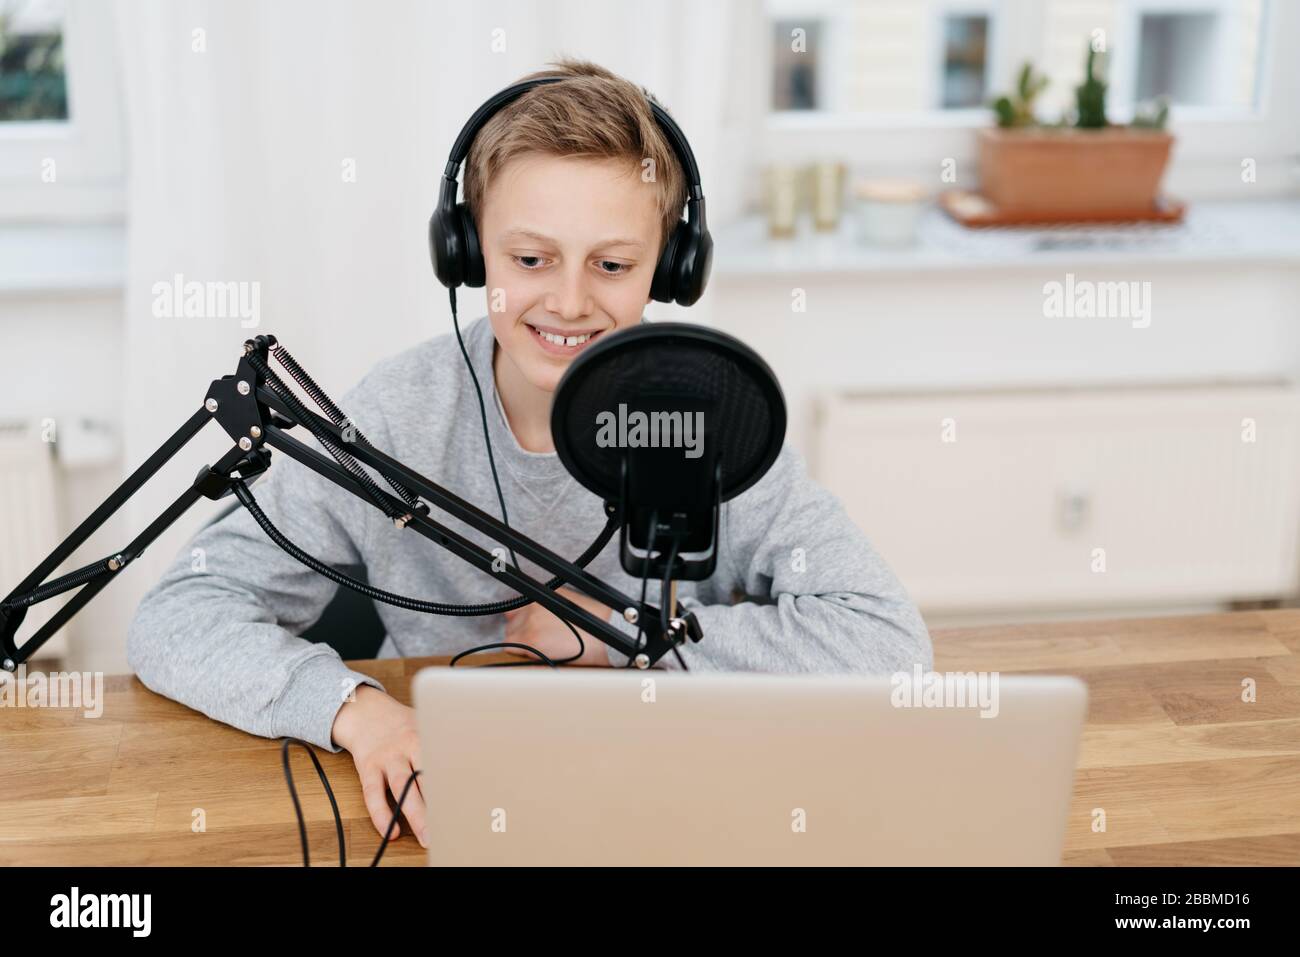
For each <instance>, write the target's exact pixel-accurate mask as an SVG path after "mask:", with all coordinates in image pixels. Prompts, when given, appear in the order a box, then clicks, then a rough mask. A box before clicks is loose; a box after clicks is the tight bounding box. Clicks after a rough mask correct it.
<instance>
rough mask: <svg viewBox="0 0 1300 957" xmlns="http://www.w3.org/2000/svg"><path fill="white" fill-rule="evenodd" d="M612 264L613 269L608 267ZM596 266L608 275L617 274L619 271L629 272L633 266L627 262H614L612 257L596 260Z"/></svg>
mask: <svg viewBox="0 0 1300 957" xmlns="http://www.w3.org/2000/svg"><path fill="white" fill-rule="evenodd" d="M611 266H612V267H613V268H612V269H611V268H608V267H611ZM596 268H597V269H599V270H600V271H601V272H603V273H605V274H606V275H609V276H617V275H618V274H619V273H624V272H627V271H628V270H629V269H631V268H632V267H631V266H629V265H628V264H627V263H617V262H614V261H613V260H612V259H598V260H597V261H596Z"/></svg>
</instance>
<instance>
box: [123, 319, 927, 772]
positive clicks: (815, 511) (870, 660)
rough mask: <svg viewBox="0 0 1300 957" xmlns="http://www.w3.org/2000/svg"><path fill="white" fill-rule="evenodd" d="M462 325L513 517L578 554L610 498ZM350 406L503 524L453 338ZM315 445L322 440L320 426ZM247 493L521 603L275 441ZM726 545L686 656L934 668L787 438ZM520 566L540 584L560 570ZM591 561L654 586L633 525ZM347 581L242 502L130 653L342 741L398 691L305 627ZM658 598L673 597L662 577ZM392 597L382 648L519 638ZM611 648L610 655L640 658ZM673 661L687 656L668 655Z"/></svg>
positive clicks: (202, 545) (276, 732)
mask: <svg viewBox="0 0 1300 957" xmlns="http://www.w3.org/2000/svg"><path fill="white" fill-rule="evenodd" d="M462 331H463V334H464V337H465V346H466V349H467V351H468V352H469V354H470V359H471V361H472V362H473V363H474V368H475V371H476V372H477V374H478V380H479V383H480V384H481V386H482V388H483V390H484V403H485V406H486V409H487V415H488V430H489V434H490V435H491V438H492V447H493V453H494V455H495V457H496V464H497V471H498V475H499V477H500V481H501V488H502V494H503V495H504V497H505V501H506V508H507V510H508V513H509V518H510V524H511V525H512V526H513V527H515V528H517V529H519V530H520V531H522V532H523V533H524V534H526V535H528V536H530V537H531V538H533V539H534V540H536V541H537V542H539V543H541V544H542V545H545V546H546V547H548V548H550V549H551V550H552V551H554V552H556V553H558V554H560V555H563V556H565V557H566V558H570V559H572V558H576V557H577V556H578V555H579V554H581V553H582V551H583V550H584V549H585V548H586V547H587V546H588V545H589V544H591V542H592V541H593V540H594V539H595V538H596V537H597V535H598V534H599V533H600V531H601V529H602V528H603V527H604V524H605V515H604V510H603V508H602V503H601V500H600V499H599V498H598V497H597V496H596V495H593V494H592V493H591V492H589V491H588V490H587V489H585V488H583V487H582V486H581V485H579V484H578V483H577V482H576V481H575V480H574V479H573V478H572V477H571V476H570V475H569V474H568V472H567V471H566V470H565V468H564V466H563V465H562V464H561V462H560V460H559V457H558V456H557V455H556V453H554V452H547V453H538V452H530V451H527V450H525V449H524V448H522V447H521V446H520V445H519V442H518V441H517V440H516V439H515V437H514V434H513V432H511V430H510V427H509V424H508V422H507V419H506V416H505V412H504V411H503V409H502V406H501V400H500V398H499V396H498V395H497V391H496V383H495V380H494V377H493V374H492V357H493V352H494V347H495V345H496V340H495V337H494V336H493V334H492V327H491V324H490V323H489V322H488V321H487V319H486V317H483V318H480V319H478V320H476V321H474V322H473V323H471V324H470V325H468V326H467V327H466V328H465V329H463V330H462ZM289 345H290V348H292V345H291V344H289ZM325 388H326V390H327V391H328V390H329V386H328V385H326V386H325ZM336 398H337V401H338V404H339V406H340V407H341V408H342V409H343V411H344V413H346V414H347V415H348V417H349V418H350V420H351V421H352V422H353V423H355V425H356V426H357V428H358V429H359V430H360V431H361V433H362V434H363V435H365V436H366V438H367V439H369V440H370V442H371V444H373V445H374V446H375V447H376V448H378V449H381V450H382V451H384V452H386V453H387V454H389V455H391V456H393V457H394V458H396V459H397V460H399V461H400V462H402V463H403V464H405V465H407V466H409V467H411V468H413V469H414V470H415V471H416V472H419V473H420V474H422V475H424V476H425V477H426V478H428V479H431V480H432V481H433V482H435V483H436V484H438V485H441V486H443V487H444V488H446V489H447V490H449V491H450V492H453V493H454V494H456V495H458V496H460V497H461V498H463V499H466V500H468V501H470V502H472V503H473V504H474V505H477V506H478V507H479V508H481V509H483V510H484V511H486V512H488V513H489V514H492V515H496V516H498V517H500V506H499V505H498V503H497V499H496V491H495V488H494V486H493V484H492V475H491V471H490V468H489V465H488V459H487V452H486V449H485V447H484V441H483V427H482V422H481V419H480V416H479V408H478V401H477V398H476V396H475V393H474V388H473V384H472V383H471V381H470V376H469V372H468V370H467V369H466V368H465V365H464V359H463V358H462V356H461V353H460V348H459V346H458V344H457V342H456V338H455V336H454V335H453V334H451V333H448V334H447V335H443V336H439V337H437V338H433V339H429V340H426V341H425V342H422V343H420V344H419V345H416V346H414V347H412V348H409V349H407V350H405V351H404V352H401V353H398V354H397V355H394V356H390V357H389V358H387V359H384V360H382V361H380V362H379V363H378V364H376V365H375V367H374V368H373V369H372V370H371V371H370V372H369V373H368V374H367V375H366V376H365V377H364V378H362V380H361V381H360V382H359V383H357V384H356V385H355V386H354V387H353V388H352V389H351V390H350V391H348V392H347V393H345V394H344V395H342V396H341V397H336ZM306 401H308V402H309V403H310V400H306ZM299 431H300V430H298V429H295V430H294V434H295V435H296V434H297V433H298V432H299ZM299 438H300V439H302V440H303V441H307V442H309V444H311V445H313V447H315V442H314V440H312V439H311V438H310V436H309V435H307V434H306V433H304V434H303V435H301V436H299ZM377 481H379V483H380V486H381V487H382V488H385V489H387V485H386V484H385V483H384V482H383V480H382V479H377ZM251 490H252V493H253V495H254V496H255V497H256V499H257V501H258V503H259V504H260V505H261V507H262V509H263V510H264V511H265V512H266V514H267V516H268V517H269V518H270V520H271V521H272V522H273V523H274V524H275V525H276V526H277V527H278V528H279V529H280V531H281V532H282V533H283V534H284V535H285V536H287V537H288V538H289V539H290V541H292V542H294V543H295V544H297V545H298V546H299V547H300V548H302V549H304V550H305V551H306V552H308V553H309V554H312V555H314V556H316V557H317V558H319V559H320V560H321V561H323V562H325V563H326V564H329V565H331V566H334V567H340V566H344V565H364V566H365V568H366V573H367V576H368V579H369V581H370V583H371V584H372V585H373V586H375V587H377V588H382V589H385V590H387V591H390V592H396V593H398V594H401V595H408V596H412V597H415V598H422V599H427V600H434V601H442V602H451V603H456V604H471V603H479V602H487V601H496V600H500V599H505V598H511V597H514V593H513V592H512V591H511V590H510V589H509V587H508V586H507V585H505V584H504V583H503V582H501V581H500V580H498V579H497V578H496V577H495V576H493V575H491V574H489V573H487V572H483V571H480V570H479V569H477V568H475V567H473V566H471V565H469V564H468V563H466V562H464V561H462V560H461V559H459V558H457V557H456V556H454V555H453V554H451V553H450V552H448V551H446V550H445V549H442V548H440V547H439V546H438V545H436V544H435V543H433V542H432V541H430V540H428V539H426V538H425V537H424V536H422V535H420V534H419V533H418V532H415V531H413V530H401V529H398V528H397V527H395V526H394V525H393V523H392V522H391V521H390V520H389V519H388V518H387V517H386V516H385V515H384V514H383V513H382V512H380V511H379V509H377V508H376V507H375V506H374V505H373V504H371V503H370V502H369V501H367V500H363V499H361V498H359V497H357V496H356V495H354V494H353V493H351V492H349V491H346V490H344V489H343V488H341V487H339V486H338V485H335V484H334V483H332V482H330V481H329V480H327V479H325V478H322V477H321V476H319V475H317V474H316V473H315V472H313V471H312V470H310V469H308V468H307V467H306V466H304V465H302V464H300V463H299V462H297V461H295V460H293V459H291V458H290V457H289V456H287V455H284V454H283V453H280V452H275V451H273V452H272V465H271V468H270V469H269V470H268V471H267V472H266V473H264V474H263V475H262V476H261V477H260V478H259V479H258V480H257V481H256V482H254V483H253V484H252V485H251ZM432 517H434V518H435V519H436V520H438V521H440V522H442V523H443V524H445V525H447V526H448V527H450V528H453V529H455V530H456V531H457V532H459V533H461V534H462V535H465V536H466V537H467V538H469V539H471V540H472V541H474V542H476V543H477V544H479V545H481V546H482V547H483V548H485V549H487V550H489V551H491V550H492V549H493V548H494V547H499V543H497V542H495V541H493V540H491V539H489V538H488V537H487V536H484V535H481V534H480V533H479V532H477V531H475V530H474V529H471V528H469V527H468V526H467V525H465V524H463V523H462V522H460V521H459V520H457V519H455V518H453V517H451V516H450V515H447V514H446V513H444V512H441V511H439V510H437V509H434V510H433V513H432ZM719 537H720V540H721V541H720V548H719V556H718V564H717V570H716V571H715V573H714V574H713V576H712V577H711V578H709V579H708V580H707V581H703V582H682V583H680V585H679V586H678V599H679V601H680V602H681V604H682V605H683V606H684V607H686V608H689V609H690V610H692V611H693V612H694V613H695V616H696V618H697V619H698V621H699V623H700V625H701V627H702V629H703V633H704V638H703V640H702V641H700V642H699V643H698V644H696V643H688V644H687V645H686V646H684V647H683V648H682V649H681V654H682V657H683V659H684V660H685V662H686V665H687V667H688V668H690V669H692V670H709V669H717V670H737V671H740V670H750V671H775V672H796V671H802V672H857V673H871V674H888V673H892V672H894V671H896V670H907V671H910V670H911V669H912V667H913V665H914V664H915V663H920V664H921V666H922V667H923V668H925V669H929V668H930V667H932V660H933V659H932V652H931V646H930V637H929V634H928V633H927V631H926V627H925V624H924V622H923V621H922V620H921V616H920V614H919V613H918V612H917V610H916V608H915V606H914V605H913V604H912V602H911V601H910V600H909V598H908V596H907V594H906V592H905V591H904V589H903V587H902V586H901V585H900V584H899V582H898V580H897V579H896V578H895V576H894V575H893V573H892V572H891V571H890V569H889V568H888V566H886V564H885V562H884V561H883V560H882V559H881V558H880V556H879V555H877V554H876V552H875V551H874V550H873V548H872V547H871V545H870V543H869V542H868V541H867V538H866V536H865V535H864V534H863V533H862V532H861V531H860V530H859V529H858V528H857V527H856V526H855V525H854V524H853V523H852V522H851V521H849V519H848V517H847V516H846V514H845V512H844V510H843V508H842V506H841V505H840V503H839V502H838V500H837V499H836V498H835V497H834V496H833V495H831V493H830V492H828V491H827V490H826V489H825V488H823V487H822V486H820V485H818V484H817V483H816V482H814V481H813V480H812V479H810V478H809V477H808V474H807V471H806V467H805V463H804V460H803V457H802V456H801V455H800V454H799V453H798V452H797V451H796V450H795V449H794V448H792V447H791V446H788V445H787V446H785V447H784V448H783V449H782V451H781V454H780V455H779V457H778V458H777V460H776V462H775V463H774V464H773V466H772V468H771V469H770V470H769V471H768V473H767V474H766V475H764V476H763V478H762V479H761V480H760V481H759V482H758V483H757V484H755V485H754V486H752V487H751V488H750V489H748V490H747V491H746V492H744V493H743V494H741V495H739V496H738V497H736V498H734V499H732V500H731V501H730V502H727V503H724V505H723V512H722V517H721V529H720V531H719ZM519 561H520V567H521V569H522V570H523V571H524V572H525V573H527V574H529V575H531V576H532V577H534V578H535V579H537V580H539V581H546V580H547V579H548V578H549V577H550V574H549V573H547V572H545V571H543V570H542V569H540V568H539V567H538V566H536V565H535V564H533V563H532V562H530V561H529V560H527V559H524V558H522V557H521V558H520V559H519ZM587 567H588V570H589V571H590V572H591V573H592V574H594V575H595V576H597V577H598V578H600V579H602V580H604V581H606V582H607V583H609V584H611V585H612V586H614V587H615V588H618V589H619V590H621V591H622V592H623V593H624V594H627V595H631V596H634V597H637V596H639V594H640V586H641V581H640V578H639V577H633V576H630V575H628V574H627V573H626V572H624V570H623V568H622V566H621V564H620V562H619V559H618V536H617V535H615V537H614V538H613V540H611V541H610V542H609V543H608V545H607V546H606V547H605V549H604V550H603V551H602V552H601V553H600V554H599V555H598V556H597V557H596V558H595V559H594V560H593V561H592V562H591V563H590V564H589V565H588V566H587ZM338 587H340V586H338V585H336V584H335V583H333V582H331V581H330V580H329V579H327V578H325V577H323V576H321V575H318V574H317V573H315V572H313V571H312V570H310V569H309V568H307V567H306V566H304V565H302V564H300V563H299V562H297V561H296V560H294V559H293V558H291V557H290V556H289V555H287V554H285V553H284V552H283V551H281V550H280V549H279V548H278V547H277V546H276V545H275V544H274V543H272V542H271V541H270V540H269V539H268V538H267V537H266V534H265V533H264V532H263V531H262V530H261V528H259V527H258V525H257V524H256V523H255V522H254V521H253V518H252V516H251V515H250V514H249V513H248V511H247V510H246V509H245V508H243V507H237V508H236V509H235V511H234V512H232V513H231V514H229V515H227V516H226V517H225V518H223V519H221V520H220V521H218V522H216V523H214V524H212V525H210V526H208V527H207V528H204V529H202V530H201V531H200V532H199V533H198V534H197V535H196V536H195V537H194V539H193V540H192V541H191V542H190V543H189V544H188V545H186V546H185V547H184V548H183V549H181V551H180V553H179V554H178V555H177V557H176V559H175V562H174V563H173V564H172V565H171V567H170V568H169V569H168V570H167V571H166V573H165V574H164V575H163V576H162V578H161V579H160V580H159V581H158V583H157V584H156V585H154V586H153V587H152V588H151V589H150V590H149V591H148V592H147V593H146V594H145V596H144V597H143V599H142V600H141V602H140V605H139V607H138V609H137V610H136V614H135V617H134V619H133V621H132V623H131V626H130V630H129V633H128V639H127V656H128V661H129V663H130V666H131V668H132V669H133V670H134V671H135V672H136V674H137V675H138V676H139V678H140V680H141V681H142V682H144V684H145V685H147V686H148V687H149V688H151V689H152V690H154V691H156V692H158V693H159V694H163V695H166V696H167V697H169V698H173V699H175V700H177V701H179V702H181V703H182V704H185V705H188V706H189V707H191V708H194V709H196V710H198V711H201V712H202V713H204V714H206V715H208V716H209V717H212V718H215V719H216V720H218V721H222V722H225V723H226V724H230V725H233V726H235V727H237V728H241V729H243V730H245V731H248V732H251V733H253V734H258V735H264V736H266V737H284V736H289V737H296V738H302V739H303V740H305V741H310V742H311V743H312V744H315V745H316V746H318V747H321V748H324V749H326V750H329V751H337V750H339V749H338V747H337V746H336V745H335V743H334V741H333V740H332V738H331V736H330V731H331V728H332V727H333V722H334V716H335V714H336V713H337V712H338V710H339V708H340V707H341V706H342V704H343V702H344V701H345V700H346V698H347V696H348V694H349V693H350V692H351V690H352V689H354V688H355V687H356V686H358V685H360V684H368V685H372V686H374V687H376V688H379V689H380V690H383V686H382V685H381V684H380V683H379V682H377V681H375V680H374V679H373V678H370V677H368V676H366V675H364V674H361V673H360V672H357V671H353V670H351V669H350V668H348V667H347V666H346V665H345V664H344V663H343V661H342V660H341V659H340V657H339V655H338V653H337V652H336V651H334V650H333V649H332V648H330V647H329V646H327V645H325V644H320V643H312V642H310V641H308V640H306V639H304V638H301V637H298V636H299V635H301V634H302V632H303V631H304V630H306V629H307V628H309V627H310V626H311V625H312V624H313V623H315V622H316V621H317V620H318V619H319V618H320V616H321V613H322V612H323V611H324V608H325V606H326V605H327V604H328V603H329V601H330V600H331V599H332V598H333V596H334V594H335V592H336V590H337V588H338ZM647 600H648V601H650V602H651V603H652V604H656V605H657V604H658V603H659V598H658V585H657V583H653V582H652V583H651V585H650V587H649V589H648V590H647ZM376 608H377V610H378V612H379V616H380V618H381V619H382V621H383V624H384V628H385V631H386V637H385V639H384V642H383V645H382V647H381V649H380V652H379V654H380V657H393V656H404V657H415V656H421V655H450V654H454V653H456V652H458V651H462V650H464V649H466V648H470V647H472V646H475V645H482V644H487V643H490V642H494V641H501V640H502V639H503V632H504V627H505V619H504V616H501V615H493V616H488V617H479V618H445V617H439V616H433V615H428V614H424V613H421V612H415V611H408V610H405V609H402V608H397V607H394V606H392V605H388V604H384V603H376ZM609 620H610V622H611V623H612V624H613V625H614V626H615V627H617V628H619V629H620V630H622V631H624V632H625V633H626V634H628V635H629V637H632V636H635V634H636V628H635V626H633V625H629V624H628V623H627V622H625V621H624V620H623V617H622V615H621V614H619V613H617V612H611V614H610V617H609ZM605 647H606V648H607V650H608V657H609V659H610V663H611V664H612V665H624V664H626V662H627V659H626V658H625V657H624V656H623V655H622V654H621V653H619V652H617V651H614V650H613V649H612V648H609V647H608V646H605ZM576 650H577V645H576V642H575V645H574V651H575V652H576ZM658 666H659V667H662V668H666V669H678V668H679V667H680V666H679V665H678V664H677V662H676V660H675V659H674V658H673V656H672V655H671V654H670V655H667V656H665V657H664V658H663V659H661V660H660V662H659V665H658Z"/></svg>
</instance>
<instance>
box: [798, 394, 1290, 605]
mask: <svg viewBox="0 0 1300 957" xmlns="http://www.w3.org/2000/svg"><path fill="white" fill-rule="evenodd" d="M814 441H815V447H814V451H813V455H812V471H813V474H814V475H815V476H816V477H817V478H818V479H819V480H820V481H821V482H822V483H823V484H824V485H826V486H827V487H828V488H829V489H830V490H831V491H833V492H835V493H836V494H837V495H838V496H839V497H840V498H841V500H842V501H843V502H844V505H845V507H846V508H847V510H848V512H849V515H850V516H851V518H852V519H853V520H854V521H855V522H856V523H857V524H858V525H859V526H860V527H861V528H862V529H863V530H864V531H865V532H866V534H867V536H868V538H869V539H870V540H871V541H872V543H873V544H874V545H875V547H876V548H877V549H878V550H879V551H880V553H881V554H882V556H883V557H884V558H885V560H886V561H887V562H888V563H889V564H890V565H891V566H892V567H893V569H894V571H895V572H896V573H897V574H898V576H899V577H900V578H901V580H902V582H903V584H904V586H905V587H906V588H907V589H908V591H909V592H910V593H911V595H912V597H913V599H914V600H915V601H916V602H917V603H918V605H920V606H921V608H922V610H923V611H925V612H945V613H946V612H953V613H961V612H980V613H991V612H996V613H1001V612H1014V611H1020V610H1031V609H1075V608H1091V609H1097V608H1103V609H1104V608H1105V607H1107V606H1110V607H1114V608H1121V607H1126V606H1127V607H1135V606H1142V605H1177V604H1196V603H1214V602H1222V601H1227V600H1232V599H1259V598H1278V597H1288V596H1293V595H1295V594H1296V592H1297V577H1298V567H1297V566H1298V563H1297V549H1298V545H1297V537H1298V536H1297V532H1298V530H1300V392H1297V390H1296V389H1295V388H1294V387H1292V386H1289V385H1287V384H1282V383H1275V384H1274V383H1263V384H1253V385H1218V384H1207V385H1204V386H1186V387H1176V388H1175V387H1162V388H1129V389H1124V388H1114V389H1090V390H1084V389H1080V390H1048V389H1043V390H1023V391H1021V390H1017V391H999V392H994V391H989V392H963V393H945V394H890V395H886V394H875V395H869V394H844V393H836V394H831V395H824V396H822V397H821V398H820V401H819V403H818V424H817V428H816V431H815V436H814Z"/></svg>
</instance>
